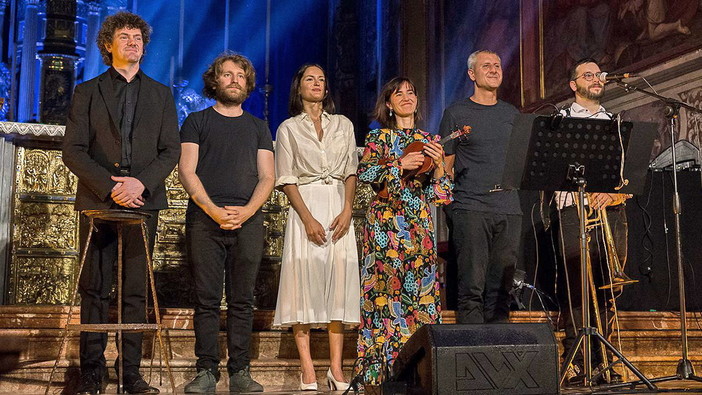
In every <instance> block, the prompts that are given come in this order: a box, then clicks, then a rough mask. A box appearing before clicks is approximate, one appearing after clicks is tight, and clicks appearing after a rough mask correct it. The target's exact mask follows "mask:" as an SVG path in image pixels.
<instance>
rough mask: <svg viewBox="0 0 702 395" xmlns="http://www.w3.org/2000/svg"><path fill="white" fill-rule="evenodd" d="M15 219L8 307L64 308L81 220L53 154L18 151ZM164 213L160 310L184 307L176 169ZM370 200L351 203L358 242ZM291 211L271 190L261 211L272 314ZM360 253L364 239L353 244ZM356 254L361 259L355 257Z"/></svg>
mask: <svg viewBox="0 0 702 395" xmlns="http://www.w3.org/2000/svg"><path fill="white" fill-rule="evenodd" d="M16 152H17V156H16V174H15V182H14V185H15V191H14V199H13V200H14V209H13V212H12V263H11V267H10V288H9V289H10V291H9V302H10V303H15V304H38V303H42V304H66V303H68V302H69V299H70V293H71V292H72V291H73V288H74V287H75V280H76V279H75V276H76V275H77V270H78V267H77V266H78V263H79V251H78V213H76V212H75V211H74V209H73V201H74V197H75V191H76V186H77V178H76V177H75V176H74V175H73V174H71V173H70V171H69V170H68V169H67V168H66V166H65V165H64V164H63V162H62V160H61V151H60V150H58V149H29V148H25V147H18V149H17V151H16ZM166 194H167V197H168V203H169V207H170V208H169V209H166V210H161V212H160V214H159V223H158V228H157V231H156V240H155V245H154V254H153V257H154V268H155V277H156V287H157V292H158V295H159V300H160V303H161V306H163V307H187V306H190V305H192V303H191V302H190V300H191V298H190V285H191V283H192V281H191V279H190V276H191V274H190V268H189V265H188V264H187V256H186V248H185V210H186V207H187V204H188V195H187V193H186V192H185V190H184V189H183V186H182V185H181V183H180V181H179V180H178V169H177V168H176V169H175V170H174V171H173V172H172V173H171V174H170V175H169V176H168V178H166ZM373 196H374V193H373V191H372V190H371V189H370V187H369V186H368V185H365V184H360V185H359V186H358V192H357V195H356V200H355V201H354V223H355V227H356V234H357V237H358V236H362V234H363V224H364V215H365V208H366V207H367V205H368V203H369V202H370V200H371V199H372V198H373ZM289 207H290V204H289V202H288V199H287V197H286V196H285V194H284V193H283V192H281V191H278V190H275V191H274V192H273V193H272V194H271V197H270V199H269V200H268V202H266V204H265V205H264V206H263V212H264V216H265V218H264V226H265V227H266V240H265V250H264V259H263V262H262V263H261V272H260V275H259V276H258V280H257V284H256V288H255V294H256V306H257V307H258V308H265V309H270V308H274V307H275V300H276V295H277V292H278V289H277V288H278V276H279V273H280V258H281V256H282V253H283V240H284V234H285V225H286V221H287V216H288V210H289ZM358 243H359V246H360V245H361V243H362V237H359V238H358ZM360 252H361V251H360V250H359V256H360Z"/></svg>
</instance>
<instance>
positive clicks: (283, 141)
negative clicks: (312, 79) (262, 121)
mask: <svg viewBox="0 0 702 395" xmlns="http://www.w3.org/2000/svg"><path fill="white" fill-rule="evenodd" d="M322 131H323V132H324V134H323V136H322V141H319V138H318V137H317V131H316V130H315V128H314V124H313V123H312V119H311V118H310V116H309V115H308V114H307V113H305V112H303V113H301V114H300V115H297V116H294V117H292V118H288V119H286V120H285V121H284V122H283V123H282V124H280V126H279V127H278V132H277V133H276V144H275V170H276V182H275V184H276V186H282V185H285V184H296V185H305V184H309V183H312V182H315V181H320V180H321V181H323V182H325V183H327V184H331V183H332V182H333V180H340V181H344V180H345V179H346V178H347V177H348V176H350V175H354V174H356V169H357V168H358V155H357V153H356V137H355V135H354V132H353V124H352V123H351V121H350V120H349V119H348V118H346V117H345V116H343V115H339V114H329V113H327V112H323V113H322Z"/></svg>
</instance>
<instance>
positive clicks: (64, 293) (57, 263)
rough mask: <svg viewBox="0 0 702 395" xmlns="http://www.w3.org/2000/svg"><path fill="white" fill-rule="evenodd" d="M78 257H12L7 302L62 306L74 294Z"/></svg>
mask: <svg viewBox="0 0 702 395" xmlns="http://www.w3.org/2000/svg"><path fill="white" fill-rule="evenodd" d="M77 268H78V257H77V256H72V257H34V256H27V255H14V256H13V259H12V272H13V273H12V276H11V277H10V300H11V301H13V303H21V304H64V303H66V302H67V301H68V300H69V299H70V297H71V292H73V287H74V286H75V282H74V281H75V275H76V274H77Z"/></svg>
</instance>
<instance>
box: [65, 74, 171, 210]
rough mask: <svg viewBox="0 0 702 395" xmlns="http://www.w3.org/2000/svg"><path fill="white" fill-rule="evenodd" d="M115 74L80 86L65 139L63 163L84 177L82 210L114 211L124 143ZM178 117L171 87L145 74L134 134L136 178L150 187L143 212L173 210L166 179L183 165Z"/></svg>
mask: <svg viewBox="0 0 702 395" xmlns="http://www.w3.org/2000/svg"><path fill="white" fill-rule="evenodd" d="M116 111H117V102H116V100H115V95H114V92H113V89H112V80H111V78H110V75H109V71H108V72H105V73H103V74H101V75H99V76H97V77H96V78H93V79H92V80H90V81H87V82H84V83H82V84H80V85H78V86H76V88H75V91H74V94H73V101H72V103H71V111H70V113H69V115H68V119H67V121H66V134H65V136H64V139H63V162H64V163H65V164H66V166H68V168H69V169H70V170H71V171H72V172H73V173H74V174H75V175H76V176H77V177H78V191H77V193H76V203H75V208H76V210H88V209H106V208H110V206H112V204H113V200H112V198H111V197H110V192H111V191H112V187H113V186H114V185H115V182H114V181H112V180H111V179H110V176H113V175H119V170H120V167H121V166H120V160H121V158H122V140H121V132H120V129H119V125H117V124H116V123H115V121H116V119H117V118H116V115H117V114H116ZM179 156H180V136H179V133H178V117H177V115H176V110H175V103H174V101H173V95H172V94H171V91H170V89H168V87H166V86H165V85H163V84H161V83H158V82H156V81H154V80H153V79H151V78H149V77H148V76H146V75H145V74H144V73H141V84H140V89H139V98H138V100H137V106H136V111H135V116H134V126H133V130H132V158H131V174H130V175H131V176H132V177H135V178H137V179H138V180H139V181H141V183H142V184H144V187H146V189H145V190H144V193H143V195H142V196H143V197H144V199H145V202H144V206H143V207H142V208H141V209H143V210H158V209H164V208H167V207H168V202H167V200H166V188H165V185H164V180H165V178H166V177H167V176H168V174H170V172H171V171H172V170H173V168H174V167H175V165H176V163H178V158H179Z"/></svg>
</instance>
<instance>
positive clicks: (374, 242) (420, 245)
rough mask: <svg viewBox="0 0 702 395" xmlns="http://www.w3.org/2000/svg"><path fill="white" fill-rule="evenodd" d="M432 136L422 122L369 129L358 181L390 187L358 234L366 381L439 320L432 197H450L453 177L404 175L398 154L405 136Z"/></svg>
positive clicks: (442, 200) (374, 381) (440, 200)
mask: <svg viewBox="0 0 702 395" xmlns="http://www.w3.org/2000/svg"><path fill="white" fill-rule="evenodd" d="M432 139H433V137H432V136H431V135H430V134H428V133H426V132H424V131H421V130H419V129H398V130H389V129H376V130H372V131H371V132H370V133H369V134H368V137H367V139H366V147H365V151H364V153H363V158H362V159H361V162H360V164H359V167H358V177H359V179H360V180H361V181H362V182H366V183H371V184H382V183H384V182H386V183H387V187H388V193H389V198H388V199H380V198H377V197H376V199H375V200H374V201H373V202H371V204H370V206H369V209H368V213H367V214H366V226H365V229H364V235H363V262H362V264H361V293H362V297H361V325H360V327H359V338H358V356H359V358H362V359H363V363H361V364H360V367H359V370H362V371H363V373H364V376H365V383H366V384H369V385H378V384H380V383H381V382H382V381H383V379H384V377H385V375H386V372H390V371H391V368H392V363H393V361H394V360H395V358H396V357H397V354H398V352H399V351H400V348H401V347H402V345H403V344H405V342H406V341H407V340H408V339H409V337H410V336H411V335H412V334H413V333H414V332H415V331H416V330H417V329H418V328H419V327H420V326H422V325H424V324H434V323H440V322H441V307H440V300H439V283H438V281H437V270H436V241H435V237H434V224H433V222H432V219H431V214H430V211H429V203H433V204H435V205H441V204H448V203H450V202H451V200H452V195H451V188H452V184H451V181H450V179H449V178H448V177H446V176H444V177H442V178H441V179H439V180H432V179H431V178H430V177H427V180H426V181H424V182H423V183H422V182H420V181H418V180H416V179H413V180H409V181H407V180H402V179H401V177H400V175H401V172H402V170H401V167H400V160H399V159H400V157H401V156H402V152H403V150H404V148H405V147H407V146H408V145H409V144H410V143H412V142H414V141H417V140H419V141H423V142H429V141H430V140H432Z"/></svg>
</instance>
